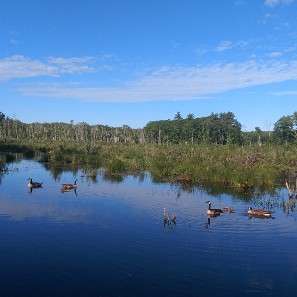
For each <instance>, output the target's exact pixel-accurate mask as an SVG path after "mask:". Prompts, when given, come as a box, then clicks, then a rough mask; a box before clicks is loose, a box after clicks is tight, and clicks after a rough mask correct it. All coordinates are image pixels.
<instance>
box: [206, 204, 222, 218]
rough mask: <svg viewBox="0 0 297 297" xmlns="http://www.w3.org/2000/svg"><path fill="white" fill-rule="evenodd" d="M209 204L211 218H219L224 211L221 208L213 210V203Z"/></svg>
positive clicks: (208, 212) (208, 211) (208, 210)
mask: <svg viewBox="0 0 297 297" xmlns="http://www.w3.org/2000/svg"><path fill="white" fill-rule="evenodd" d="M206 203H208V209H207V214H208V215H210V216H219V215H220V214H221V213H223V211H222V210H221V209H219V208H211V202H210V201H207V202H206Z"/></svg>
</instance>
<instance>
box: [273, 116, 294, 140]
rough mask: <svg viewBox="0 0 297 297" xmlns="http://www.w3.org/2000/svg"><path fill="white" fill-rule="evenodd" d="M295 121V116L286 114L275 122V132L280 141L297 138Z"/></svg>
mask: <svg viewBox="0 0 297 297" xmlns="http://www.w3.org/2000/svg"><path fill="white" fill-rule="evenodd" d="M295 121H296V120H295V116H284V117H281V118H280V119H279V120H278V121H277V122H276V123H275V125H274V133H275V136H276V137H277V139H278V140H279V141H280V142H285V143H290V142H293V141H295V140H296V131H295V130H294V126H296V124H295Z"/></svg>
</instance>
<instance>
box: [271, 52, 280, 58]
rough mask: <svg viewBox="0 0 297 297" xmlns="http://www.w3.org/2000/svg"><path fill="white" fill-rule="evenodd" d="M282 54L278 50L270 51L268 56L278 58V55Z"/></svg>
mask: <svg viewBox="0 0 297 297" xmlns="http://www.w3.org/2000/svg"><path fill="white" fill-rule="evenodd" d="M282 55H283V53H282V52H278V51H275V52H271V53H269V54H268V56H269V57H270V58H279V57H281V56H282Z"/></svg>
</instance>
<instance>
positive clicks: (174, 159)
mask: <svg viewBox="0 0 297 297" xmlns="http://www.w3.org/2000/svg"><path fill="white" fill-rule="evenodd" d="M18 148H19V149H20V150H21V151H24V152H26V153H27V154H30V152H32V151H40V152H43V155H42V161H44V162H47V163H49V164H52V165H55V164H64V165H68V166H69V165H71V166H76V167H87V168H98V167H104V168H106V172H107V174H109V175H111V176H116V175H123V174H127V173H135V172H141V171H144V170H148V171H149V172H151V174H152V177H153V178H154V180H156V181H164V182H172V183H180V184H182V185H185V186H186V185H203V186H210V185H211V186H212V187H214V186H217V187H224V188H225V189H232V190H233V191H236V192H242V193H245V192H246V193H247V192H250V191H254V190H260V191H271V190H273V189H275V188H276V187H279V185H280V184H282V183H283V180H284V178H285V177H286V176H289V175H290V174H291V173H292V172H295V170H296V169H297V157H296V156H297V146H296V145H290V146H285V145H281V146H278V145H274V146H244V147H241V146H234V145H232V146H231V145H209V146H203V145H170V146H165V145H140V144H137V145H135V144H134V145H132V144H129V145H124V144H120V145H119V144H118V145H113V144H109V145H108V144H96V145H90V144H85V145H77V144H75V143H68V144H64V143H48V144H44V143H42V144H38V143H34V144H33V143H31V144H30V143H26V144H22V145H15V144H7V143H6V144H5V145H4V144H2V145H1V144H0V150H2V151H3V150H5V151H8V150H10V151H17V149H18Z"/></svg>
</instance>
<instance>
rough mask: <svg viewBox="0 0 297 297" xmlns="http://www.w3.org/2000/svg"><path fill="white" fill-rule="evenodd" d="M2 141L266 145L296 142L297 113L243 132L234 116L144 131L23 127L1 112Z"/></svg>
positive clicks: (178, 120)
mask: <svg viewBox="0 0 297 297" xmlns="http://www.w3.org/2000/svg"><path fill="white" fill-rule="evenodd" d="M0 140H1V141H7V140H9V141H17V142H25V141H38V142H48V141H62V142H63V141H71V142H77V143H82V142H84V143H92V142H93V143H97V142H103V143H142V144H143V143H155V144H179V143H183V144H220V145H225V144H258V145H262V144H266V143H286V144H288V143H293V142H296V141H297V112H295V113H294V114H293V115H290V116H284V117H282V118H280V119H279V120H278V121H277V122H276V123H275V125H274V130H273V131H262V130H261V129H260V128H257V127H256V128H255V130H254V131H250V132H244V131H242V127H241V124H240V123H239V121H238V120H237V119H236V117H235V115H234V114H233V113H232V112H226V113H212V114H211V115H209V116H206V117H196V118H195V116H194V115H193V114H189V115H188V116H187V117H186V118H183V117H182V116H181V114H180V113H179V112H178V113H176V115H175V116H174V118H173V119H168V120H161V121H151V122H149V123H148V124H147V125H146V126H145V127H144V128H142V129H133V128H131V127H129V126H127V125H124V126H122V127H110V126H107V125H89V124H87V123H85V122H82V123H74V122H73V121H71V122H70V123H62V122H61V123H30V124H27V123H23V122H21V121H19V120H16V119H12V118H10V117H8V116H6V115H5V114H4V113H2V112H0Z"/></svg>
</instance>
